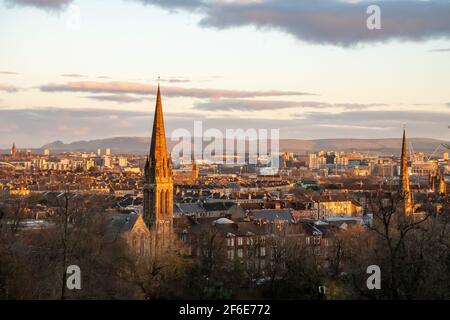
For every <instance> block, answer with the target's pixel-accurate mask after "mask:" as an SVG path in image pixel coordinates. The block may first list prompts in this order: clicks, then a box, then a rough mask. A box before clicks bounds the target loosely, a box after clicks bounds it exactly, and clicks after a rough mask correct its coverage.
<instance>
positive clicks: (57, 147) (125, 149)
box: [41, 137, 445, 154]
mask: <svg viewBox="0 0 450 320" xmlns="http://www.w3.org/2000/svg"><path fill="white" fill-rule="evenodd" d="M167 143H168V148H169V149H171V148H172V147H173V146H174V145H175V144H177V142H172V141H170V139H167ZM442 143H445V142H444V141H441V140H437V139H431V138H411V139H408V147H410V144H412V146H413V149H414V151H415V152H417V151H423V152H426V153H431V152H433V151H434V150H435V149H436V147H438V146H439V145H440V144H442ZM400 147H401V139H315V140H302V139H280V150H281V151H289V152H301V153H304V152H310V151H319V150H337V151H352V150H354V151H371V152H379V153H383V154H398V153H399V152H400ZM99 148H100V149H103V150H104V149H106V148H110V149H111V152H113V153H135V154H145V153H146V152H148V150H149V148H150V138H148V137H115V138H108V139H96V140H88V141H75V142H71V143H63V142H62V141H55V142H52V143H48V144H46V145H43V146H42V147H41V150H43V149H50V150H51V151H53V152H63V151H96V150H97V149H99Z"/></svg>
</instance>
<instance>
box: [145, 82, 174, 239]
mask: <svg viewBox="0 0 450 320" xmlns="http://www.w3.org/2000/svg"><path fill="white" fill-rule="evenodd" d="M144 173H145V177H144V180H145V181H144V212H143V214H144V221H145V222H146V223H147V225H148V226H150V227H152V228H157V229H158V230H159V231H161V232H163V233H167V232H169V230H170V229H171V226H172V218H173V174H172V164H171V162H170V157H169V154H168V152H167V144H166V132H165V129H164V118H163V109H162V99H161V88H160V86H159V83H158V91H157V93H156V106H155V115H154V119H153V130H152V138H151V143H150V153H149V155H148V157H147V160H146V163H145V170H144ZM159 231H158V232H159Z"/></svg>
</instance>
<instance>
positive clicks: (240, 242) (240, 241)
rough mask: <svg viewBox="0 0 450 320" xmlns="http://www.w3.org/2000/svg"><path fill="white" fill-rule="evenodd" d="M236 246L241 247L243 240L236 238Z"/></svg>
mask: <svg viewBox="0 0 450 320" xmlns="http://www.w3.org/2000/svg"><path fill="white" fill-rule="evenodd" d="M237 244H238V246H242V245H243V244H244V239H242V237H239V238H237Z"/></svg>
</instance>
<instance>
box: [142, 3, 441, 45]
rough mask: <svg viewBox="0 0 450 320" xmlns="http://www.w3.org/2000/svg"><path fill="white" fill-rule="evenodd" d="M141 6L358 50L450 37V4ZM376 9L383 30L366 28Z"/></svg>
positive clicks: (205, 24)
mask: <svg viewBox="0 0 450 320" xmlns="http://www.w3.org/2000/svg"><path fill="white" fill-rule="evenodd" d="M136 1H139V2H142V3H146V4H152V5H155V6H159V7H161V8H164V9H169V10H176V9H184V10H190V11H192V10H193V9H194V8H195V9H197V11H199V12H201V13H202V14H203V17H202V19H201V20H200V25H201V26H203V27H209V28H216V29H226V28H234V27H242V26H255V27H257V28H263V29H275V30H280V31H283V32H286V33H288V34H291V35H293V36H295V37H296V38H297V39H299V40H302V41H307V42H312V43H325V44H333V45H339V46H352V45H355V44H358V43H368V42H382V41H386V40H391V39H401V40H413V41H419V40H424V39H430V38H436V37H445V38H449V37H450V2H448V1H443V0H429V1H420V0H379V1H376V2H373V1H371V2H369V1H340V0H321V1H310V0H267V1H199V0H193V1H189V0H186V1H181V0H180V1H163V0H136ZM180 2H182V3H181V4H180ZM371 4H376V5H378V6H379V7H380V10H381V29H380V30H369V29H368V28H367V27H366V20H367V18H368V16H369V15H368V14H367V13H366V10H367V7H368V6H369V5H371Z"/></svg>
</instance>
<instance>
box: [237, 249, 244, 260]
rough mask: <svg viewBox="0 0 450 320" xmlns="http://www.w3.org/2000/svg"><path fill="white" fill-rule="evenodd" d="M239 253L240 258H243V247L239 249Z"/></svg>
mask: <svg viewBox="0 0 450 320" xmlns="http://www.w3.org/2000/svg"><path fill="white" fill-rule="evenodd" d="M237 255H238V258H241V259H242V258H243V257H244V253H243V250H242V249H238V251H237Z"/></svg>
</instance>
